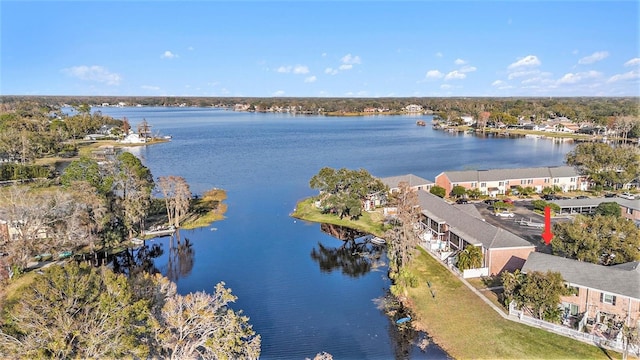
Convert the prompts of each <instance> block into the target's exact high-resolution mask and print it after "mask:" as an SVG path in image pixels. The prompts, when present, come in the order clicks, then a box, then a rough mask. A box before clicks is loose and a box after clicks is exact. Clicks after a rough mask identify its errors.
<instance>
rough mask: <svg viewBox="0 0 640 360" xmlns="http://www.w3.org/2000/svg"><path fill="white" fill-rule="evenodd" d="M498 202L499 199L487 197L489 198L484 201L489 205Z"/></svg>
mask: <svg viewBox="0 0 640 360" xmlns="http://www.w3.org/2000/svg"><path fill="white" fill-rule="evenodd" d="M497 202H498V199H487V200H485V201H484V203H485V204H487V205H493V204H495V203H497Z"/></svg>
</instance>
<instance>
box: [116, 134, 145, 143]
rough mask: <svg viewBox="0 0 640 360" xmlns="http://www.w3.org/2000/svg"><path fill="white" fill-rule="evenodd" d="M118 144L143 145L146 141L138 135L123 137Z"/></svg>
mask: <svg viewBox="0 0 640 360" xmlns="http://www.w3.org/2000/svg"><path fill="white" fill-rule="evenodd" d="M120 142H121V143H123V144H144V143H146V142H147V139H145V138H144V137H141V136H140V135H138V134H129V135H127V136H125V138H124V139H122V140H120Z"/></svg>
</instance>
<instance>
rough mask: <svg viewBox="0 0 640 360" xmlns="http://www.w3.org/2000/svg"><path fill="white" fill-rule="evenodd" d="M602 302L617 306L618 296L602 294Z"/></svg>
mask: <svg viewBox="0 0 640 360" xmlns="http://www.w3.org/2000/svg"><path fill="white" fill-rule="evenodd" d="M600 302H602V303H605V304H611V305H615V304H616V296H615V295H612V294H607V293H601V294H600Z"/></svg>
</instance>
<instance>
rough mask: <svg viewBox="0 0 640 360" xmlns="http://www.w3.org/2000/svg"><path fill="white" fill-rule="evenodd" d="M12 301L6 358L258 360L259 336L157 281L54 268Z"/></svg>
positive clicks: (237, 319)
mask: <svg viewBox="0 0 640 360" xmlns="http://www.w3.org/2000/svg"><path fill="white" fill-rule="evenodd" d="M14 298H15V299H19V301H17V300H14V301H7V303H6V304H5V307H4V309H3V310H4V311H3V313H2V322H0V357H3V358H54V359H68V358H92V359H97V358H138V359H140V358H171V359H195V358H198V359H257V358H258V357H259V355H260V342H261V339H260V336H259V335H256V333H255V332H254V331H253V329H252V327H251V325H250V324H249V319H248V317H246V316H243V315H242V312H241V311H234V310H232V309H231V308H230V307H229V304H230V303H232V302H234V301H235V300H236V297H235V296H234V295H232V294H231V290H230V289H227V288H225V284H224V283H222V282H221V283H218V284H217V285H216V286H215V289H214V291H213V293H212V294H207V293H204V292H196V293H190V294H187V295H184V296H183V295H180V294H177V293H176V287H175V284H174V283H172V282H170V281H169V280H168V279H166V278H164V277H162V276H160V275H150V274H148V273H140V274H138V275H137V276H131V277H129V278H127V277H126V276H124V275H122V274H116V273H114V272H113V271H111V270H110V269H109V268H107V267H101V268H95V267H88V266H83V265H78V264H76V263H74V262H71V263H69V264H66V265H65V266H51V267H49V268H47V269H46V270H45V271H44V273H43V274H42V275H40V276H38V277H36V278H35V279H34V280H33V283H32V284H31V286H29V287H24V288H22V289H21V290H20V291H19V293H18V294H15V296H14Z"/></svg>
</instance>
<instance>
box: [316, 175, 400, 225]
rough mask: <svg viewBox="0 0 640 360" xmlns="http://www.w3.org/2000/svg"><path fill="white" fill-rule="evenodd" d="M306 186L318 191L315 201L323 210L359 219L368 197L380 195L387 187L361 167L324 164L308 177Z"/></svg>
mask: <svg viewBox="0 0 640 360" xmlns="http://www.w3.org/2000/svg"><path fill="white" fill-rule="evenodd" d="M309 186H310V187H311V188H312V189H316V190H319V191H320V195H319V200H320V205H321V206H322V208H323V211H324V212H325V213H333V214H337V215H338V216H340V218H341V219H342V218H344V217H345V216H347V217H349V218H351V219H357V218H359V217H360V216H361V215H362V207H363V203H364V201H365V200H367V197H368V196H370V195H372V194H381V195H383V196H384V195H385V194H386V192H387V186H386V185H384V184H383V183H382V181H380V179H378V178H375V177H373V176H372V175H371V174H369V172H368V171H367V170H365V169H360V170H349V169H345V168H342V169H339V170H335V169H332V168H330V167H324V168H322V169H320V171H319V172H318V174H316V175H314V176H313V177H312V178H311V180H310V181H309Z"/></svg>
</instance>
